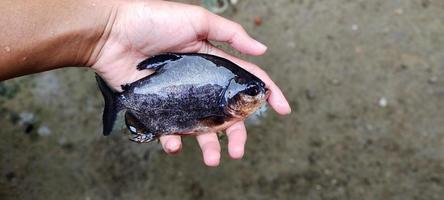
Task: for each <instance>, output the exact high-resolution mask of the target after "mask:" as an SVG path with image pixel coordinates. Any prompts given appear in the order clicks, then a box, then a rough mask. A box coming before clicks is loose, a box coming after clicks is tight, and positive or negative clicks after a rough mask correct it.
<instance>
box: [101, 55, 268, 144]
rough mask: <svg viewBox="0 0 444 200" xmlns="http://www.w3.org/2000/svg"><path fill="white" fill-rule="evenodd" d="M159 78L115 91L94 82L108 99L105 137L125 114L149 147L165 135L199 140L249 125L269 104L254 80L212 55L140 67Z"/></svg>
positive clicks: (157, 60)
mask: <svg viewBox="0 0 444 200" xmlns="http://www.w3.org/2000/svg"><path fill="white" fill-rule="evenodd" d="M137 68H138V69H139V70H145V69H151V70H154V71H155V72H154V73H153V74H151V75H149V76H147V77H145V78H142V79H140V80H138V81H135V82H133V83H130V84H127V85H125V86H122V89H123V92H120V93H117V92H114V91H112V90H111V89H110V88H109V87H108V86H107V84H106V83H105V82H104V81H103V80H102V79H101V78H100V77H99V76H96V79H97V82H98V85H99V88H100V90H101V91H102V94H103V96H104V99H105V109H104V113H103V134H104V135H109V134H110V133H111V131H112V128H113V124H114V121H115V119H116V116H117V113H118V112H119V111H121V110H126V113H125V122H126V125H127V127H128V129H129V130H130V132H131V133H132V134H131V136H130V139H131V140H132V141H136V142H149V141H152V140H154V139H156V138H158V137H159V136H162V135H166V134H199V133H206V132H214V131H219V130H223V129H226V128H227V127H229V126H230V125H232V124H233V123H235V122H237V121H241V120H243V119H245V118H246V117H247V116H248V115H250V114H251V113H253V112H254V111H255V110H256V109H257V108H259V107H260V106H261V105H262V104H263V103H264V102H265V101H266V99H267V98H268V93H269V91H268V90H267V89H266V88H265V84H264V83H263V82H262V81H261V80H260V79H259V78H257V77H256V76H254V75H252V74H251V73H249V72H247V71H246V70H244V69H242V68H241V67H239V66H238V65H236V64H234V63H233V62H231V61H229V60H227V59H224V58H221V57H217V56H214V55H209V54H198V53H190V54H176V53H166V54H160V55H156V56H153V57H150V58H148V59H146V60H144V61H143V62H141V63H140V64H139V65H138V66H137Z"/></svg>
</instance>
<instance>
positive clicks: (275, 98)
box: [200, 43, 291, 115]
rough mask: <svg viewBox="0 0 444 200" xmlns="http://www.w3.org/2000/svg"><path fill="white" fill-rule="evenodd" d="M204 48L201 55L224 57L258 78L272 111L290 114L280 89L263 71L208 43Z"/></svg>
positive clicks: (288, 106)
mask: <svg viewBox="0 0 444 200" xmlns="http://www.w3.org/2000/svg"><path fill="white" fill-rule="evenodd" d="M204 46H205V47H202V49H201V50H200V52H202V51H205V52H202V53H209V54H213V55H217V56H220V57H224V58H226V59H228V60H230V61H232V62H234V63H236V64H238V65H239V66H241V67H242V68H244V69H245V70H247V71H249V72H250V73H252V74H253V75H255V76H257V77H258V78H260V79H261V80H262V81H263V82H264V83H265V85H266V87H267V88H268V89H269V90H270V91H271V94H270V97H268V103H270V105H271V107H273V109H274V110H275V111H276V112H277V113H279V114H281V115H287V114H290V113H291V108H290V105H289V104H288V101H287V99H286V98H285V96H284V94H283V93H282V91H281V89H280V88H279V87H278V86H277V85H276V84H275V83H274V82H273V81H272V80H271V78H270V77H269V76H268V75H267V73H265V71H264V70H262V69H261V68H259V67H258V66H256V65H255V64H253V63H250V62H247V61H244V60H242V59H239V58H237V57H235V56H232V55H230V54H228V53H225V52H224V51H222V50H220V49H218V48H216V47H214V46H212V45H211V44H209V43H204Z"/></svg>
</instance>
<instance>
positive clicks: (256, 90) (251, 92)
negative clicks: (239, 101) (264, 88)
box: [244, 85, 259, 96]
mask: <svg viewBox="0 0 444 200" xmlns="http://www.w3.org/2000/svg"><path fill="white" fill-rule="evenodd" d="M244 92H245V94H246V95H249V96H256V95H258V94H259V88H258V87H257V86H256V85H255V86H252V87H249V88H247V89H246V90H245V91H244Z"/></svg>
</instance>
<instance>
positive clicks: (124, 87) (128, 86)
mask: <svg viewBox="0 0 444 200" xmlns="http://www.w3.org/2000/svg"><path fill="white" fill-rule="evenodd" d="M120 87H121V88H122V90H123V91H127V90H129V89H130V88H131V85H130V84H128V83H127V84H125V85H121V86H120Z"/></svg>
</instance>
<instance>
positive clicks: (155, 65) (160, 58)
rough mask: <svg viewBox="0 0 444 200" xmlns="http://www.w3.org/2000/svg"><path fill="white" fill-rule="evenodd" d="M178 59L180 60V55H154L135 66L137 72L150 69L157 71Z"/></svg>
mask: <svg viewBox="0 0 444 200" xmlns="http://www.w3.org/2000/svg"><path fill="white" fill-rule="evenodd" d="M180 58H182V56H181V55H179V54H174V53H164V54H159V55H155V56H152V57H149V58H147V59H145V60H144V61H142V62H140V63H139V64H138V65H137V69H138V70H144V69H151V70H154V71H157V70H159V69H160V68H162V67H163V66H164V65H166V64H168V63H169V62H172V61H175V60H178V59H180Z"/></svg>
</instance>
